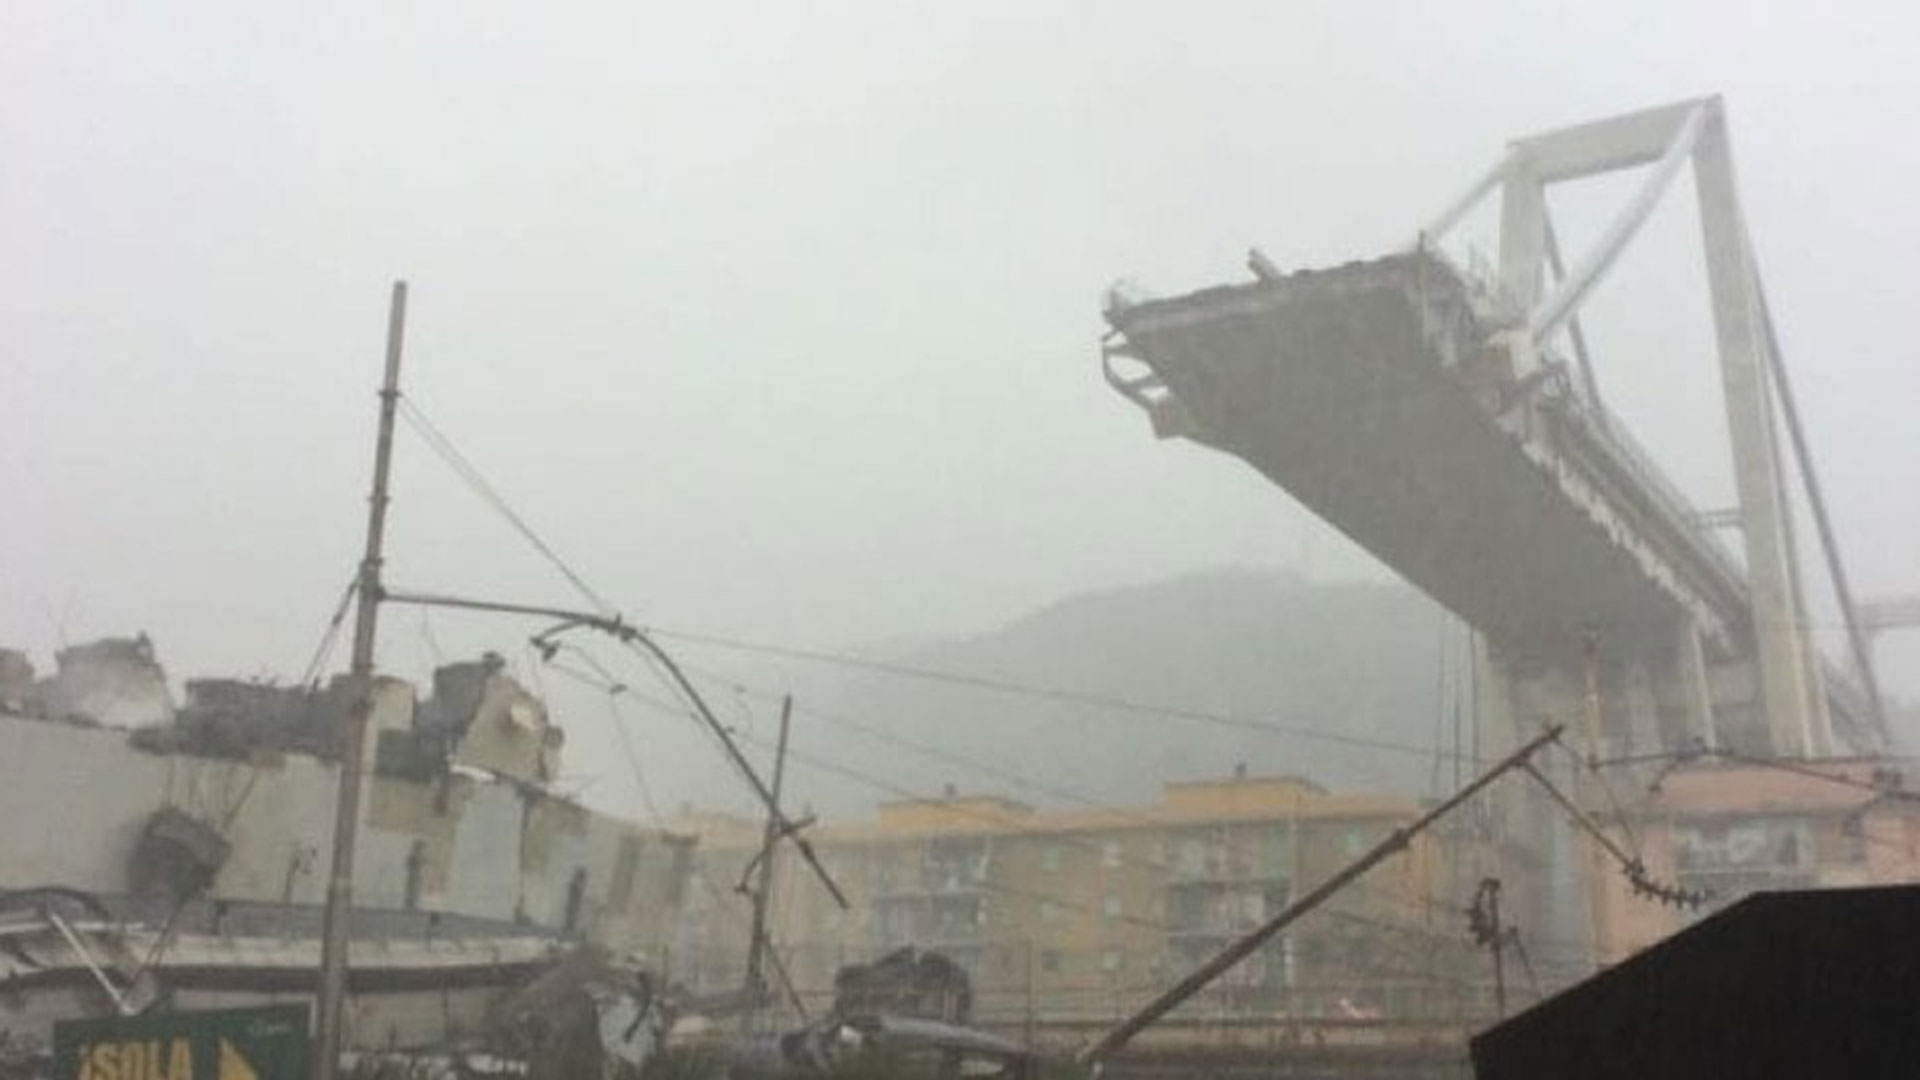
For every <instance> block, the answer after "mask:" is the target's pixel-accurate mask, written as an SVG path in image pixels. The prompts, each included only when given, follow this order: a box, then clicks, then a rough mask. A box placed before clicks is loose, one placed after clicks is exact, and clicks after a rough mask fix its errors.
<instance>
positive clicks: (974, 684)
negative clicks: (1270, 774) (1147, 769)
mask: <svg viewBox="0 0 1920 1080" xmlns="http://www.w3.org/2000/svg"><path fill="white" fill-rule="evenodd" d="M648 629H649V631H650V632H651V633H653V634H654V635H655V636H657V637H664V638H671V639H677V640H680V641H688V642H693V643H695V644H703V645H713V646H717V647H720V648H725V649H734V650H738V651H741V652H753V653H760V654H763V655H767V656H778V657H783V658H786V659H790V660H802V661H807V662H812V663H821V664H832V665H836V666H840V667H846V668H854V669H859V670H865V671H870V672H874V673H877V674H883V675H891V676H895V677H899V678H908V679H919V680H922V681H927V682H939V683H946V684H948V685H952V686H961V687H969V688H973V689H978V690H989V691H994V692H997V693H1003V694H1010V695H1014V696H1018V697H1026V698H1030V699H1034V700H1044V701H1053V702H1056V703H1060V704H1070V705H1083V706H1089V707H1092V708H1096V709H1101V710H1104V711H1107V712H1111V713H1127V714H1133V715H1138V716H1143V717H1148V718H1162V719H1177V720H1189V721H1194V722H1197V723H1205V724H1212V725H1215V726H1219V727H1227V728H1235V729H1238V730H1242V731H1254V732H1259V733H1262V734H1266V735H1281V736H1293V737H1298V738H1302V739H1310V740H1318V741H1321V742H1328V743H1337V744H1340V745H1345V746H1353V747H1360V748H1364V749H1370V750H1387V751H1392V752H1394V753H1398V754H1408V755H1412V756H1414V757H1417V758H1420V759H1422V760H1424V759H1426V758H1428V757H1430V756H1432V755H1433V754H1434V753H1435V750H1434V748H1433V747H1432V746H1422V745H1420V744H1418V743H1411V742H1398V741H1395V740H1391V739H1379V738H1373V737H1369V736H1364V735H1350V734H1346V733H1343V732H1336V731H1327V730H1326V729H1324V728H1317V727H1312V726H1308V725H1305V724H1295V723H1289V722H1286V721H1283V720H1278V719H1255V718H1251V717H1239V716H1229V715H1226V714H1224V713H1215V712H1208V711H1206V710H1202V709H1194V708H1187V707H1183V706H1177V705H1154V704H1149V703H1146V702H1140V701H1134V700H1131V699H1128V698H1123V697H1117V696H1113V695H1108V694H1094V693H1086V692H1082V691H1076V690H1066V689H1063V688H1060V687H1048V686H1034V685H1031V684H1027V683H1021V682H1016V681H1013V680H1010V679H1002V678H995V677H991V676H986V675H975V674H969V673H965V672H954V671H942V670H939V669H935V668H924V667H917V666H915V665H912V664H903V663H898V662H895V661H890V660H880V659H875V658H873V657H862V656H853V655H850V654H844V653H834V652H827V651H823V650H818V649H807V648H799V647H795V646H787V645H775V644H769V643H766V642H756V641H748V640H745V639H742V638H735V637H727V636H723V635H719V634H709V633H702V632H697V631H692V630H676V629H671V628H663V627H658V626H653V627H649V628H648ZM1454 756H1458V752H1454ZM1469 760H1471V761H1472V763H1473V764H1486V762H1483V761H1480V760H1478V759H1469Z"/></svg>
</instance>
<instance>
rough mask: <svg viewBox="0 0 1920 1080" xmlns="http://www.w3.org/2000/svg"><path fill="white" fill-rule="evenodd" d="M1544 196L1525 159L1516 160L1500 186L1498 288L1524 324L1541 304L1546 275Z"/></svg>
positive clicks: (1512, 315)
mask: <svg viewBox="0 0 1920 1080" xmlns="http://www.w3.org/2000/svg"><path fill="white" fill-rule="evenodd" d="M1546 252H1547V195H1546V189H1545V188H1544V187H1543V186H1542V185H1541V183H1540V180H1539V178H1538V177H1536V176H1535V175H1533V172H1532V170H1530V169H1528V168H1527V167H1526V165H1525V163H1524V161H1516V162H1515V163H1514V167H1513V168H1512V169H1510V170H1509V171H1508V173H1507V178H1506V181H1505V182H1504V183H1503V184H1502V185H1501V188H1500V291H1501V294H1502V296H1503V297H1504V298H1505V299H1506V300H1507V302H1508V303H1510V304H1511V305H1512V306H1513V310H1512V311H1511V312H1508V313H1507V314H1509V315H1510V316H1511V317H1512V318H1514V319H1515V320H1516V321H1518V322H1520V323H1523V324H1524V322H1525V321H1526V319H1527V317H1528V316H1529V315H1531V314H1532V313H1533V309H1534V307H1535V305H1537V304H1539V303H1540V289H1541V285H1542V283H1543V282H1544V280H1545V277H1546Z"/></svg>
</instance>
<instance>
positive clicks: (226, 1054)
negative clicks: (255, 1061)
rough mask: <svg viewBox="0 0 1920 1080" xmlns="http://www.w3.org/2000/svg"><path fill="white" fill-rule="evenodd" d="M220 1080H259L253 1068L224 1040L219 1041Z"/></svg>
mask: <svg viewBox="0 0 1920 1080" xmlns="http://www.w3.org/2000/svg"><path fill="white" fill-rule="evenodd" d="M220 1080H260V1075H259V1074H258V1073H256V1072H254V1071H253V1066H252V1065H250V1064H248V1063H247V1059H246V1058H245V1057H243V1056H241V1054H240V1051H238V1050H235V1049H234V1048H233V1044H232V1043H230V1042H228V1041H227V1040H226V1039H224V1038H223V1039H221V1040H220Z"/></svg>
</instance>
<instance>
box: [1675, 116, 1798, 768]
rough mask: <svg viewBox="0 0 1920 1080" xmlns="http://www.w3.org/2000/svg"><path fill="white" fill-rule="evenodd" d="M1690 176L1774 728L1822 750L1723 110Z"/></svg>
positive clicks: (1775, 739)
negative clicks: (1697, 206) (1697, 209)
mask: <svg viewBox="0 0 1920 1080" xmlns="http://www.w3.org/2000/svg"><path fill="white" fill-rule="evenodd" d="M1693 175H1694V183H1695V185H1696V186H1697V187H1698V189H1699V196H1700V230H1701V237H1702V240H1703V243H1704V246H1705V248H1706V260H1707V285H1708V288H1709V291H1710V292H1711V293H1712V298H1713V323H1714V333H1715V336H1716V338H1717V339H1718V342H1719V350H1720V381H1721V389H1722V391H1723V393H1724V395H1725V398H1726V409H1727V429H1728V432H1729V433H1730V434H1731V436H1732V441H1733V466H1734V480H1735V483H1736V486H1737V487H1738V490H1739V493H1740V517H1741V521H1742V524H1743V525H1744V528H1745V537H1746V549H1747V578H1748V582H1749V588H1750V590H1751V592H1752V596H1753V601H1752V604H1753V637H1754V650H1755V655H1756V656H1757V658H1758V660H1759V663H1760V683H1761V698H1762V701H1763V702H1764V704H1765V708H1766V712H1767V730H1768V735H1769V739H1770V741H1771V744H1772V750H1773V752H1774V753H1776V754H1784V755H1795V756H1805V755H1809V754H1811V753H1814V752H1815V751H1816V750H1817V747H1816V745H1815V735H1814V724H1813V719H1812V717H1811V716H1810V715H1809V707H1808V706H1809V702H1810V701H1812V694H1813V688H1812V687H1811V686H1809V680H1808V672H1809V671H1811V670H1812V666H1811V659H1810V656H1809V652H1810V648H1811V647H1810V645H1809V643H1808V641H1807V636H1806V632H1805V626H1804V625H1803V620H1802V618H1801V614H1800V609H1799V604H1798V603H1797V602H1796V601H1797V597H1796V596H1795V590H1794V573H1793V567H1792V562H1791V560H1792V555H1793V552H1792V546H1791V543H1790V541H1789V539H1788V536H1787V529H1788V520H1787V513H1788V508H1787V505H1786V503H1785V500H1784V499H1782V498H1781V490H1782V489H1781V485H1780V481H1779V476H1780V464H1779V455H1778V448H1777V447H1776V445H1775V443H1774V438H1773V428H1772V424H1771V419H1772V416H1771V410H1770V406H1769V404H1768V401H1767V381H1766V378H1765V374H1764V370H1763V357H1762V354H1761V349H1762V348H1764V347H1765V341H1764V339H1763V332H1762V329H1761V323H1760V318H1759V314H1760V313H1759V297H1758V295H1757V293H1756V290H1755V288H1754V281H1753V266H1752V263H1751V261H1750V260H1749V259H1748V257H1747V238H1746V224H1745V222H1744V220H1743V219H1742V217H1741V213H1740V201H1739V195H1738V192H1737V190H1736V188H1735V184H1734V175H1733V155H1732V150H1731V148H1730V147H1729V145H1728V142H1727V129H1726V120H1725V118H1724V116H1723V115H1721V114H1720V113H1719V112H1718V110H1716V111H1715V114H1714V115H1713V116H1712V117H1711V118H1710V119H1709V120H1708V122H1707V127H1706V129H1705V130H1704V131H1703V132H1701V136H1700V141H1699V143H1698V144H1697V145H1696V146H1695V147H1694V152H1693Z"/></svg>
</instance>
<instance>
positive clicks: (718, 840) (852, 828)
mask: <svg viewBox="0 0 1920 1080" xmlns="http://www.w3.org/2000/svg"><path fill="white" fill-rule="evenodd" d="M1420 809H1421V807H1420V805H1419V803H1417V802H1416V801H1414V800H1412V799H1408V798H1404V797H1402V796H1397V795H1388V794H1381V793H1375V792H1330V791H1328V790H1327V789H1325V788H1323V787H1321V786H1320V785H1319V784H1316V783H1314V782H1313V781H1312V780H1309V779H1306V778H1305V777H1300V776H1249V775H1246V774H1245V773H1244V772H1240V773H1236V774H1235V775H1233V776H1231V777H1226V778H1212V779H1193V780H1178V781H1171V782H1168V783H1166V784H1163V785H1162V787H1161V797H1160V799H1159V801H1157V802H1153V803H1145V804H1135V805H1119V806H1099V807H1080V808H1038V809H1037V808H1035V807H1033V806H1030V805H1028V804H1026V803H1023V802H1018V801H1016V800H1013V799H1008V798H1005V797H1003V796H1000V795H995V794H991V793H963V792H961V791H958V790H957V789H955V788H952V787H949V788H948V789H947V791H946V792H945V793H944V794H942V795H940V796H937V797H930V798H925V799H903V800H898V801H895V802H886V803H881V804H879V806H877V807H876V808H875V814H874V816H873V817H872V818H870V819H867V820H864V821H845V822H831V823H822V824H819V825H816V826H813V827H812V828H810V829H808V830H807V834H808V836H810V837H811V838H813V839H814V840H816V841H830V842H836V843H861V842H873V841H881V840H898V839H910V838H913V837H919V836H936V835H952V834H978V835H993V834H1001V833H1020V834H1024V835H1047V834H1051V833H1090V832H1119V831H1125V830H1132V829H1166V828H1179V827H1192V826H1204V825H1221V824H1230V823H1235V822H1260V821H1294V820H1314V821H1329V820H1333V821H1343V820H1364V819H1403V818H1410V817H1412V816H1414V815H1415V814H1417V813H1419V812H1420ZM671 825H672V827H673V828H675V829H678V830H681V831H686V832H692V833H694V834H695V835H697V836H699V837H700V842H701V843H702V844H703V845H706V846H708V847H711V848H728V847H733V846H737V845H744V846H752V845H757V844H758V843H759V842H760V837H761V825H760V823H758V822H756V821H753V820H751V819H748V818H744V817H740V816H737V815H732V814H725V813H712V812H696V811H693V810H692V809H691V808H683V809H682V812H681V814H680V815H679V817H678V818H677V819H676V820H675V821H673V822H672V823H671Z"/></svg>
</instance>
